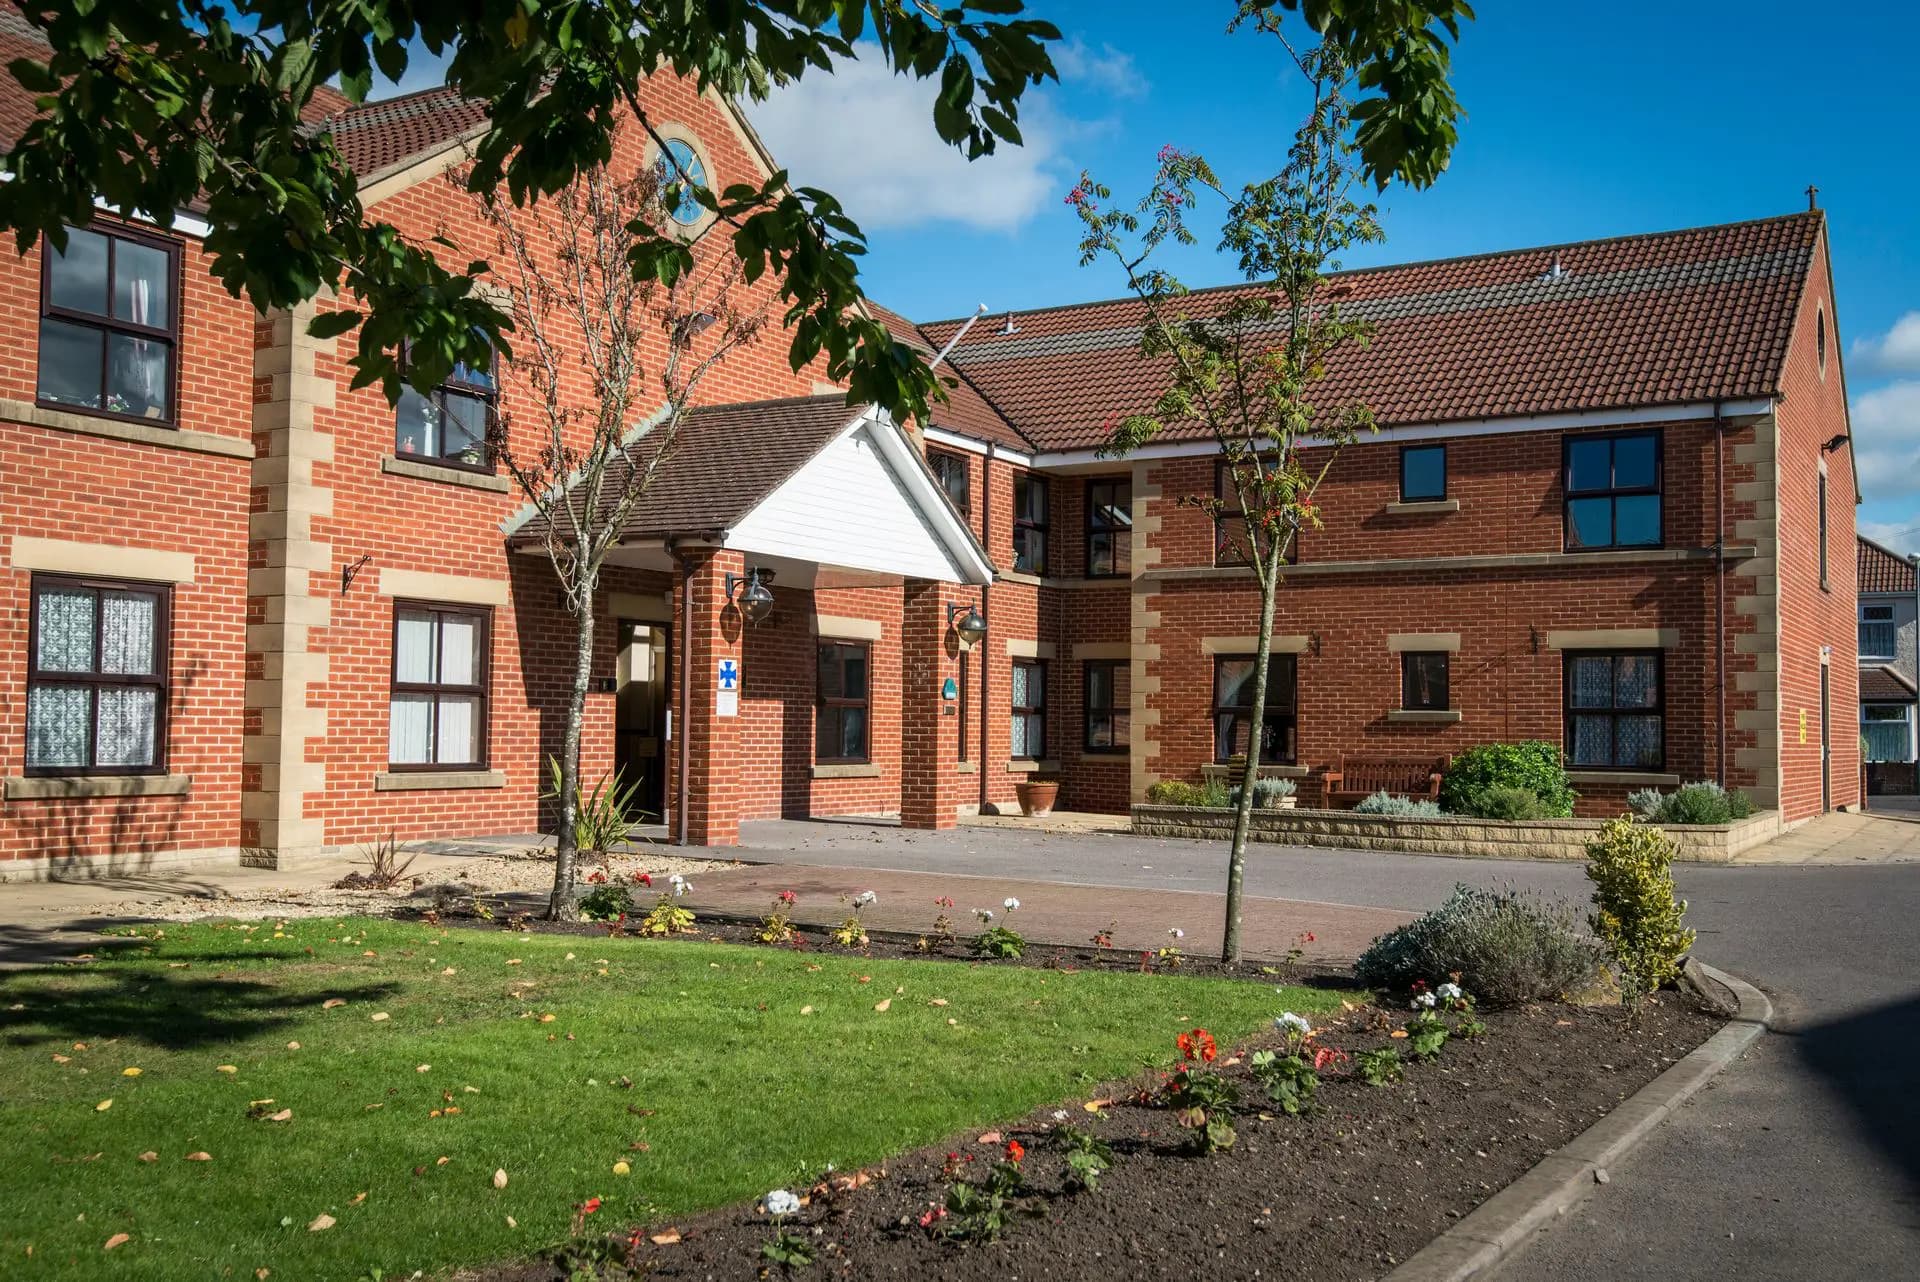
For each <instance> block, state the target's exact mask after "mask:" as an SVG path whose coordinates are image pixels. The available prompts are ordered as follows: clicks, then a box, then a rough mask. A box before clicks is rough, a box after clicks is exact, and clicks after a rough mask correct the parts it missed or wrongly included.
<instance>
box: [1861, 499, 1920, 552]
mask: <svg viewBox="0 0 1920 1282" xmlns="http://www.w3.org/2000/svg"><path fill="white" fill-rule="evenodd" d="M1859 528H1860V533H1862V534H1864V535H1866V536H1867V537H1868V538H1870V539H1872V540H1873V541H1874V542H1875V543H1878V544H1879V545H1880V546H1881V547H1883V548H1887V549H1889V550H1891V551H1894V552H1902V553H1905V554H1907V555H1909V556H1911V555H1913V554H1914V553H1916V552H1920V509H1916V510H1915V511H1914V512H1913V513H1912V514H1911V515H1909V516H1908V517H1907V518H1906V519H1905V520H1899V519H1895V520H1892V521H1862V522H1860V527H1859Z"/></svg>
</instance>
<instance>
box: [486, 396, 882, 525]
mask: <svg viewBox="0 0 1920 1282" xmlns="http://www.w3.org/2000/svg"><path fill="white" fill-rule="evenodd" d="M864 412H865V411H864V410H863V408H862V407H860V406H854V405H848V404H847V401H846V398H845V397H844V396H842V395H840V394H839V393H834V394H832V395H827V396H797V397H790V398H788V399H785V400H776V401H747V402H740V403H737V404H732V405H708V406H702V407H699V408H696V409H692V410H689V411H687V414H686V417H685V418H683V419H682V420H681V423H680V431H679V434H678V439H677V440H675V442H674V445H673V449H672V451H671V453H669V454H668V455H667V457H666V458H665V460H664V461H663V462H662V463H661V464H660V467H659V470H658V471H656V472H655V473H654V476H653V480H652V481H651V482H649V484H648V486H647V494H646V498H645V500H644V501H643V502H642V503H641V504H640V510H639V512H638V513H636V514H635V516H634V517H633V519H632V520H630V521H629V522H628V524H627V528H626V531H625V533H624V535H623V537H625V538H628V539H648V538H663V537H665V536H667V535H670V534H683V535H698V534H706V533H710V532H713V531H718V530H725V529H729V528H731V527H732V526H733V525H735V524H736V523H738V522H739V521H740V520H741V519H742V518H744V517H745V516H746V515H747V513H749V512H751V511H752V510H753V509H754V508H755V507H757V506H758V505H759V504H760V501H761V500H762V499H764V498H766V497H767V495H769V494H771V493H773V491H774V490H776V489H778V488H779V486H780V485H781V483H782V482H784V481H786V480H787V478H788V477H790V476H792V475H793V474H794V473H795V472H797V471H799V470H800V468H801V467H803V466H804V465H805V464H806V463H807V462H808V461H810V460H811V459H812V458H813V456H814V455H816V454H818V453H819V452H820V451H821V450H823V449H825V448H826V447H827V446H828V445H829V444H831V443H832V441H833V440H834V438H836V437H837V436H839V435H840V433H841V431H842V430H844V429H845V428H846V427H847V425H848V424H850V423H852V422H853V421H854V420H855V419H856V418H858V417H859V416H860V415H861V414H862V413H864ZM637 455H638V457H637V459H636V462H637V464H638V465H639V466H645V465H647V464H648V463H649V462H650V461H651V460H652V458H653V451H652V450H650V449H647V448H644V446H643V448H642V449H640V450H639V451H637ZM544 529H545V523H544V522H543V521H541V520H539V519H538V518H536V519H535V520H534V521H532V522H529V523H528V524H527V525H525V526H523V527H522V528H521V529H519V530H517V531H515V532H514V534H513V535H512V536H511V537H510V538H509V540H508V541H509V542H510V543H515V544H525V543H534V542H538V541H539V540H540V539H541V538H542V537H543V535H544Z"/></svg>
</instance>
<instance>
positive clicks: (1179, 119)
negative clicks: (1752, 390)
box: [751, 0, 1920, 551]
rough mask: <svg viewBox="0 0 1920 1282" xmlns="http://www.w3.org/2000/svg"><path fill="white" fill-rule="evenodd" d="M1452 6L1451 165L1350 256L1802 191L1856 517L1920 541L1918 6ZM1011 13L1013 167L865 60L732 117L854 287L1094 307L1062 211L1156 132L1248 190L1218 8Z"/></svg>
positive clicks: (1211, 265)
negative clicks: (1023, 84)
mask: <svg viewBox="0 0 1920 1282" xmlns="http://www.w3.org/2000/svg"><path fill="white" fill-rule="evenodd" d="M1476 7H1477V9H1478V12H1479V19H1478V21H1477V22H1475V23H1473V24H1472V25H1471V26H1469V27H1468V28H1467V30H1466V32H1465V33H1464V39H1463V40H1462V42H1461V44H1460V47H1459V49H1458V50H1457V52H1456V66H1457V73H1458V74H1457V85H1458V90H1459V94H1460V97H1461V99H1462V101H1463V103H1464V104H1465V106H1466V109H1467V111H1468V113H1469V119H1468V120H1467V121H1466V122H1465V124H1464V125H1463V127H1462V129H1461V137H1460V145H1459V148H1458V150H1457V151H1456V153H1455V156H1454V161H1453V165H1452V168H1451V169H1450V170H1449V172H1448V173H1446V174H1445V175H1444V176H1443V177H1442V178H1441V180H1440V181H1439V183H1437V184H1436V185H1435V186H1434V187H1433V188H1432V189H1430V190H1428V191H1424V192H1411V191H1406V190H1394V191H1390V192H1388V193H1387V194H1386V195H1385V196H1384V197H1383V198H1382V200H1381V207H1382V213H1383V217H1384V222H1385V226H1386V231H1387V236H1388V241H1387V243H1386V244H1385V245H1382V246H1379V247H1377V248H1371V249H1369V250H1368V252H1367V253H1366V254H1364V255H1355V256H1353V258H1352V259H1351V260H1350V265H1362V264H1365V263H1368V262H1393V261H1406V260H1412V259H1422V258H1436V257H1445V256H1450V255H1455V254H1466V253H1475V252H1479V251H1483V250H1491V249H1502V248H1511V247H1515V246H1522V245H1531V244H1545V243H1552V242H1556V241H1566V240H1577V239H1584V238H1587V237H1594V236H1606V235H1615V234H1619V233H1626V232H1640V231H1653V230H1659V229H1662V228H1670V227H1682V226H1689V225H1696V224H1702V223H1716V222H1728V221H1733V220H1737V219H1743V218H1755V217H1764V216H1767V215H1771V214H1779V213H1786V212H1789V211H1792V210H1797V209H1804V208H1805V207H1806V200H1807V198H1806V194H1805V188H1806V186H1807V184H1808V183H1810V182H1811V183H1815V184H1817V185H1818V186H1819V188H1820V196H1819V199H1820V204H1821V206H1822V207H1823V208H1824V209H1825V210H1826V211H1827V215H1828V218H1829V219H1830V224H1831V231H1832V242H1833V259H1834V271H1835V274H1836V278H1837V289H1836V294H1837V306H1838V313H1839V317H1838V319H1839V323H1840V332H1841V337H1842V340H1843V341H1844V342H1845V343H1846V344H1847V358H1848V363H1847V379H1848V386H1849V390H1850V392H1851V396H1852V401H1853V407H1854V431H1855V434H1856V438H1857V439H1858V441H1859V445H1860V452H1861V453H1860V458H1861V467H1862V472H1863V483H1864V486H1865V488H1866V494H1867V503H1866V505H1865V506H1864V507H1863V508H1862V509H1861V512H1860V519H1861V526H1862V529H1863V530H1864V531H1866V532H1868V533H1870V534H1875V535H1879V536H1881V537H1884V538H1886V539H1888V540H1889V541H1891V542H1894V543H1897V544H1900V545H1902V546H1903V547H1904V548H1905V549H1906V550H1912V551H1920V244H1917V243H1916V241H1917V240H1920V215H1917V214H1916V212H1915V211H1916V209H1920V176H1916V170H1915V168H1914V166H1913V165H1912V163H1911V160H1910V157H1909V156H1908V154H1907V148H1908V146H1909V145H1910V143H1911V142H1912V140H1913V139H1914V137H1915V136H1916V132H1917V130H1916V127H1917V126H1920V105H1916V100H1915V99H1914V98H1913V97H1912V95H1911V88H1910V86H1911V84H1912V80H1913V77H1912V69H1911V62H1910V56H1911V50H1912V49H1913V48H1914V47H1915V46H1916V44H1920V5H1908V4H1883V5H1878V6H1866V7H1863V11H1862V12H1859V13H1856V14H1854V15H1853V16H1850V17H1849V18H1848V20H1847V21H1845V22H1838V21H1820V20H1810V18H1809V14H1808V11H1807V10H1806V7H1805V6H1804V4H1802V5H1794V6H1788V5H1785V4H1770V3H1751V2H1750V3H1742V4H1735V3H1711V4H1709V3H1692V4H1682V5H1676V4H1651V3H1642V2H1639V0H1624V2H1622V3H1617V4H1614V5H1607V6H1592V5H1578V6H1576V5H1572V4H1563V3H1545V4H1542V3H1531V4H1529V3H1521V2H1519V0H1482V2H1480V3H1478V4H1477V6H1476ZM1029 8H1030V9H1031V10H1032V11H1033V12H1035V13H1037V14H1039V15H1041V16H1044V17H1048V18H1051V19H1052V20H1053V21H1055V22H1056V23H1057V24H1058V25H1059V26H1060V27H1061V28H1062V30H1063V32H1065V34H1066V35H1067V37H1068V42H1067V45H1066V46H1065V48H1063V49H1062V50H1061V51H1060V52H1059V53H1057V54H1056V61H1057V62H1059V63H1060V65H1061V69H1062V73H1063V74H1062V80H1063V83H1062V84H1061V85H1060V86H1058V87H1057V88H1056V87H1049V88H1048V89H1047V90H1046V91H1045V92H1043V93H1042V94H1041V95H1039V96H1038V98H1037V99H1035V100H1033V101H1032V102H1031V104H1030V105H1029V106H1028V107H1027V108H1026V111H1025V113H1024V115H1025V119H1024V120H1023V123H1024V124H1025V126H1026V133H1027V135H1028V141H1029V144H1030V145H1029V146H1028V147H1026V148H1023V149H1021V150H1020V151H1019V152H1018V153H1009V154H1006V155H1002V156H998V157H995V158H993V159H991V160H988V161H985V162H980V163H976V164H973V165H968V164H967V163H966V162H965V161H964V160H962V159H961V158H959V157H958V156H957V155H951V154H947V153H945V152H944V151H943V149H942V148H941V147H940V144H939V142H938V140H937V139H936V138H935V137H934V135H933V132H932V125H931V121H930V116H929V114H928V113H929V109H928V106H927V102H928V98H927V93H926V91H924V90H922V89H919V88H916V87H914V86H911V85H909V84H907V83H906V82H904V81H899V80H890V79H888V78H887V77H885V76H884V75H883V74H882V73H881V72H880V70H879V69H877V68H873V67H871V66H857V67H853V68H846V69H843V70H842V72H841V74H840V75H839V76H837V77H835V78H834V79H832V80H827V79H825V78H816V80H815V81H813V82H811V83H808V84H803V85H801V86H798V87H795V88H794V89H791V90H788V91H786V92H785V93H784V94H783V96H781V97H780V98H778V99H776V100H775V101H774V102H773V103H770V104H765V105H761V106H759V107H756V108H753V109H752V110H751V114H752V115H753V117H754V119H755V122H756V124H757V125H759V127H760V128H761V130H762V132H763V133H764V134H765V135H766V136H767V139H768V141H769V143H770V144H771V145H772V146H773V149H774V151H775V153H776V155H778V156H779V157H780V158H781V160H782V161H783V163H785V164H787V165H788V166H789V167H790V168H791V169H792V171H793V173H794V177H795V178H796V180H798V181H802V182H814V183H818V184H819V185H822V186H825V187H828V188H829V189H831V190H833V191H834V192H835V193H836V194H837V195H839V196H840V197H841V198H842V199H843V200H844V201H845V202H846V204H847V206H848V208H849V211H850V212H851V213H852V214H853V215H854V217H855V218H856V219H858V220H859V221H860V222H861V223H862V224H863V226H864V227H865V228H866V230H867V232H868V236H869V240H870V243H871V247H872V250H871V255H870V257H869V260H868V265H867V268H866V278H867V285H868V292H869V293H870V294H872V295H873V296H874V297H875V298H877V299H879V300H881V301H882V302H885V303H887V304H889V305H890V306H892V307H895V308H896V309H898V310H900V311H903V312H906V313H907V314H909V315H911V316H913V317H915V318H917V319H923V320H924V319H935V318H941V317H948V316H957V315H963V314H965V313H968V312H970V311H972V310H973V308H974V306H975V305H976V304H978V303H981V302H985V303H987V304H989V305H990V306H992V307H993V308H994V309H995V310H999V309H1002V308H1021V307H1030V306H1038V305H1044V304H1048V303H1059V302H1068V301H1073V300H1077V299H1085V298H1100V297H1108V296H1111V295H1113V294H1115V293H1117V292H1119V291H1120V285H1121V282H1119V281H1118V280H1117V279H1116V278H1115V277H1114V275H1113V273H1112V271H1111V269H1107V268H1099V267H1095V268H1086V269H1082V268H1080V267H1079V266H1078V265H1077V262H1076V255H1075V250H1074V242H1075V231H1076V223H1075V221H1074V219H1073V218H1072V216H1071V213H1070V211H1069V210H1068V209H1067V208H1066V207H1065V206H1064V205H1063V204H1062V203H1061V200H1062V197H1063V196H1064V195H1065V193H1066V191H1067V189H1068V187H1070V186H1071V185H1072V183H1073V180H1074V178H1075V177H1076V176H1077V175H1078V173H1079V172H1080V170H1081V169H1083V168H1085V169H1090V170H1092V171H1093V172H1094V174H1095V175H1096V176H1097V177H1099V178H1101V179H1103V180H1104V181H1107V182H1108V183H1109V184H1110V185H1111V186H1113V187H1114V189H1115V191H1116V194H1122V195H1131V194H1133V193H1136V192H1137V191H1138V190H1139V185H1140V183H1141V182H1142V181H1143V180H1144V178H1145V177H1146V176H1147V175H1148V174H1149V173H1150V172H1151V168H1152V165H1153V157H1154V153H1155V151H1157V150H1158V148H1159V147H1160V146H1161V144H1163V143H1168V142H1171V143H1175V144H1177V145H1179V146H1181V147H1183V148H1188V149H1192V150H1197V151H1200V152H1202V153H1204V154H1205V155H1207V156H1208V158H1209V159H1210V160H1212V161H1213V162H1214V164H1215V166H1216V168H1218V169H1219V170H1220V171H1221V172H1222V174H1223V175H1224V176H1226V177H1228V178H1229V179H1230V180H1232V181H1235V182H1239V181H1245V180H1247V179H1250V178H1254V177H1258V176H1264V175H1265V174H1267V173H1269V172H1271V171H1272V170H1273V169H1275V168H1277V167H1278V166H1279V164H1280V161H1281V157H1282V154H1283V152H1284V149H1285V146H1286V143H1287V140H1288V138H1289V136H1290V134H1291V132H1292V129H1293V125H1294V123H1295V118H1296V116H1297V114H1298V113H1299V111H1300V110H1301V104H1302V91H1301V89H1300V88H1299V86H1298V84H1297V82H1296V81H1295V80H1294V79H1293V78H1292V77H1291V75H1290V74H1289V72H1290V68H1288V67H1287V66H1286V65H1285V64H1284V63H1283V62H1282V60H1281V58H1280V56H1279V51H1278V49H1277V48H1275V47H1272V46H1271V45H1270V43H1269V41H1267V40H1264V39H1262V38H1261V37H1259V36H1257V35H1254V34H1251V33H1242V34H1240V35H1237V36H1228V35H1226V34H1225V25H1226V21H1227V18H1228V17H1229V16H1230V14H1231V10H1232V6H1231V4H1229V3H1226V0H1212V2H1194V3H1188V4H1185V5H1174V6H1170V5H1167V4H1165V3H1164V0H1162V2H1160V3H1135V2H1133V0H1102V2H1100V3H1092V2H1088V0H1076V2H1073V3H1063V2H1061V0H1051V2H1049V0H1029ZM1170 14H1172V15H1175V16H1169V15H1170ZM827 120H832V121H834V122H835V123H834V125H833V126H832V127H826V128H823V127H822V125H823V123H824V122H825V121H827ZM1179 266H1180V268H1181V270H1182V272H1183V274H1184V275H1185V277H1186V278H1187V279H1188V281H1189V283H1193V284H1212V283H1217V282H1219V281H1222V280H1225V279H1228V278H1229V277H1228V273H1229V272H1230V270H1231V264H1230V263H1228V262H1225V261H1224V260H1220V259H1217V258H1215V257H1214V256H1213V255H1211V254H1210V253H1206V252H1201V251H1195V252H1194V253H1192V254H1190V255H1188V256H1187V258H1186V259H1185V260H1184V261H1182V262H1181V263H1180V264H1179ZM1909 316H1910V317H1911V320H1909V321H1908V323H1907V324H1906V325H1905V326H1904V327H1902V326H1901V324H1900V323H1901V320H1902V318H1903V317H1909Z"/></svg>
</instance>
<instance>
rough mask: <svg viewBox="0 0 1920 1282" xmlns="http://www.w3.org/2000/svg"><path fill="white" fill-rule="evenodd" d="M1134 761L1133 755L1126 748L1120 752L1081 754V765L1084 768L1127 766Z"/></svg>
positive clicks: (1084, 752)
mask: <svg viewBox="0 0 1920 1282" xmlns="http://www.w3.org/2000/svg"><path fill="white" fill-rule="evenodd" d="M1132 761H1133V758H1132V755H1131V754H1130V753H1129V751H1128V750H1127V749H1125V748H1122V749H1121V750H1120V751H1118V752H1088V751H1085V750H1083V751H1082V752H1081V753H1080V764H1081V765H1083V766H1125V765H1130V764H1132Z"/></svg>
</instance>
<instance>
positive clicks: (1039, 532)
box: [1013, 472, 1049, 574]
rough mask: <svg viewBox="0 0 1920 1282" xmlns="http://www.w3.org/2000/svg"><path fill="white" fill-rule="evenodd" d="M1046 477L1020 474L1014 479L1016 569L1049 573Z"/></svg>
mask: <svg viewBox="0 0 1920 1282" xmlns="http://www.w3.org/2000/svg"><path fill="white" fill-rule="evenodd" d="M1047 498H1048V495H1047V478H1046V477H1044V476H1035V475H1034V474H1033V473H1031V472H1020V473H1018V474H1016V475H1015V476H1014V478H1013V568H1014V569H1015V570H1016V571H1018V572H1019V573H1021V574H1045V573H1046V572H1047V508H1048V506H1049V505H1048V502H1047Z"/></svg>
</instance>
